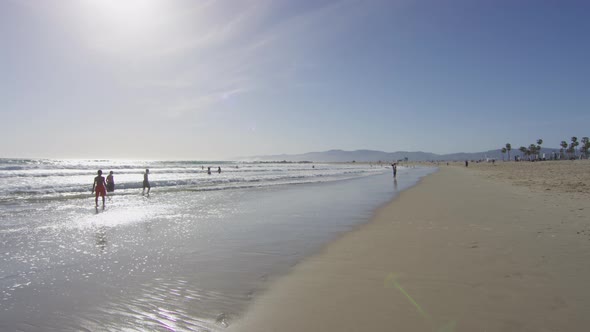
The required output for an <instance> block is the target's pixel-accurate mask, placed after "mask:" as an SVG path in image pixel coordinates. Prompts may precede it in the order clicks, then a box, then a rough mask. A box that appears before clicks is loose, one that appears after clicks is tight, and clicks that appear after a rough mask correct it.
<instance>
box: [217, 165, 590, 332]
mask: <svg viewBox="0 0 590 332" xmlns="http://www.w3.org/2000/svg"><path fill="white" fill-rule="evenodd" d="M527 164H528V165H525V164H524V163H520V164H517V163H506V165H501V166H497V167H495V168H492V166H487V165H481V166H478V167H471V166H472V165H470V168H464V167H458V166H455V167H446V166H445V167H441V169H440V171H439V172H438V173H436V174H433V175H430V176H428V177H427V178H425V179H423V180H422V182H421V183H420V184H418V185H417V186H416V187H414V188H411V189H409V190H407V191H405V192H403V193H402V194H401V195H400V196H399V197H398V198H397V199H395V200H394V201H393V202H391V203H389V204H388V205H386V206H385V207H383V208H382V209H380V210H379V211H378V212H377V213H376V215H375V217H374V218H373V220H372V221H371V222H370V223H368V224H365V225H363V226H361V227H359V228H358V229H357V230H355V231H352V232H349V233H346V234H345V235H343V236H342V237H341V238H339V239H338V240H337V241H335V242H333V243H331V244H329V245H328V246H326V247H325V248H324V249H323V250H322V251H321V252H320V253H319V254H317V255H315V256H312V257H311V258H309V259H306V260H305V261H303V262H302V263H300V264H298V265H296V266H295V267H294V268H293V269H292V271H291V273H290V274H288V275H287V276H285V277H283V278H280V279H279V280H277V281H275V282H274V283H273V284H272V285H271V287H270V289H269V291H267V292H266V293H264V294H263V295H261V296H259V297H258V298H257V299H256V301H255V302H254V303H253V304H252V305H251V306H250V308H249V310H248V311H247V313H246V314H245V316H244V317H243V319H242V320H240V321H238V322H235V324H232V325H231V326H230V328H229V330H230V331H441V332H442V331H584V330H586V329H587V328H588V326H590V315H588V313H589V312H590V286H588V280H590V264H589V263H588V262H590V199H588V197H589V196H588V194H587V193H586V192H583V191H579V190H572V191H573V192H572V191H570V190H569V189H568V187H567V185H563V186H561V185H553V186H551V188H552V189H551V190H541V188H540V187H539V186H538V185H537V183H538V182H539V181H541V180H537V178H538V177H541V176H546V174H545V173H544V172H545V171H546V170H545V168H546V167H557V166H559V167H565V168H563V169H561V170H562V171H563V170H564V169H565V174H563V173H560V174H557V175H558V176H560V177H562V179H563V182H564V183H569V182H572V181H576V180H572V178H571V177H568V174H575V175H572V176H577V174H578V173H579V172H582V173H584V174H586V175H587V173H586V172H588V165H589V164H588V163H584V162H577V163H570V164H565V166H563V165H557V164H559V163H556V164H553V166H552V165H551V164H549V162H547V163H546V164H544V163H527ZM523 167H527V169H525V170H522V168H523ZM511 168H512V169H511ZM519 172H520V173H519ZM521 173H522V174H523V175H520V176H519V179H518V181H512V180H510V179H508V178H507V175H510V174H521ZM550 173H551V172H550ZM585 178H586V179H588V177H585ZM527 179H528V180H527ZM583 181H584V180H582V181H581V183H583V185H581V184H579V183H578V185H577V187H585V186H588V185H589V184H588V183H584V182H583ZM529 182H530V183H529ZM578 182H580V181H578ZM576 183H577V182H576Z"/></svg>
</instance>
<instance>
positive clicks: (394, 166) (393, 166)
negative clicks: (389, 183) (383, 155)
mask: <svg viewBox="0 0 590 332" xmlns="http://www.w3.org/2000/svg"><path fill="white" fill-rule="evenodd" d="M391 167H392V168H393V178H394V179H395V178H396V177H397V163H393V164H391Z"/></svg>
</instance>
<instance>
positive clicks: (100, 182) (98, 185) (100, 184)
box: [92, 170, 107, 209]
mask: <svg viewBox="0 0 590 332" xmlns="http://www.w3.org/2000/svg"><path fill="white" fill-rule="evenodd" d="M97 173H98V176H96V177H95V178H94V182H93V183H92V193H94V192H95V191H96V196H95V198H94V202H95V203H96V207H98V195H101V196H102V208H103V209H104V198H105V196H106V195H107V189H106V183H105V180H104V177H103V176H102V170H98V172H97Z"/></svg>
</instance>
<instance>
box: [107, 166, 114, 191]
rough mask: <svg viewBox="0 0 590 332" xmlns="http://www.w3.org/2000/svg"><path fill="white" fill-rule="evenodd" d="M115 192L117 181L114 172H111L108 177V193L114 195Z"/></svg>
mask: <svg viewBox="0 0 590 332" xmlns="http://www.w3.org/2000/svg"><path fill="white" fill-rule="evenodd" d="M113 191H115V179H114V178H113V171H110V172H109V175H108V176H107V192H108V193H112V192H113Z"/></svg>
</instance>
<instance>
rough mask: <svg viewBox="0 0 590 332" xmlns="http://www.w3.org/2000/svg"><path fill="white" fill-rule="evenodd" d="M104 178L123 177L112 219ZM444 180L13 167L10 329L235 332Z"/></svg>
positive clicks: (1, 314) (1, 198)
mask: <svg viewBox="0 0 590 332" xmlns="http://www.w3.org/2000/svg"><path fill="white" fill-rule="evenodd" d="M208 167H211V171H212V174H207V168H208ZM218 167H221V173H217V169H218ZM146 168H149V169H150V183H151V186H152V189H151V192H150V194H149V195H144V194H142V181H143V172H144V171H145V169H146ZM98 169H102V170H103V175H105V176H106V175H107V174H108V172H109V171H111V170H112V171H113V172H114V176H115V183H116V191H115V193H114V194H113V195H109V197H108V198H107V200H106V208H104V209H103V208H102V204H101V201H99V204H100V205H101V206H100V207H99V208H98V209H96V208H95V207H94V196H92V195H91V194H90V191H91V189H92V182H93V178H94V176H96V171H97V170H98ZM433 170H434V169H433V168H402V167H400V168H399V170H398V180H396V181H393V179H392V174H391V168H386V167H384V166H380V165H368V164H308V163H302V164H290V163H244V162H195V161H165V162H162V161H159V162H155V161H152V162H150V161H109V160H22V159H0V330H2V331H4V330H6V331H12V330H20V331H68V330H69V331H80V330H83V331H84V330H87V331H95V330H101V331H145V330H150V331H216V330H223V329H224V328H225V327H227V326H228V325H230V324H231V323H232V321H233V320H235V319H236V318H237V317H239V315H240V313H242V312H243V310H244V309H245V308H246V307H247V305H248V304H249V303H250V302H251V300H252V299H253V298H254V297H255V296H256V294H258V293H259V292H260V291H262V290H264V289H265V287H266V286H267V285H268V280H269V279H272V278H275V277H277V276H280V275H281V274H283V273H287V272H288V269H289V268H290V267H291V266H293V265H294V264H296V263H297V262H299V261H300V260H301V259H303V258H304V257H305V256H307V255H310V254H313V253H314V252H317V250H319V248H321V246H322V245H325V244H326V243H327V242H328V241H330V240H332V239H335V238H336V237H337V236H338V235H339V234H341V233H342V232H345V231H348V230H351V229H352V228H353V227H355V226H356V225H359V224H360V223H363V222H366V221H368V220H369V218H370V217H371V215H372V213H373V211H374V210H375V209H376V208H377V207H378V206H380V205H382V204H383V203H385V202H387V201H389V200H391V198H392V197H393V196H394V195H395V194H396V193H397V192H399V191H401V190H403V189H405V188H408V187H409V186H411V185H413V184H415V183H416V182H417V181H418V179H419V178H421V177H422V176H425V175H427V174H429V173H431V172H433Z"/></svg>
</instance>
